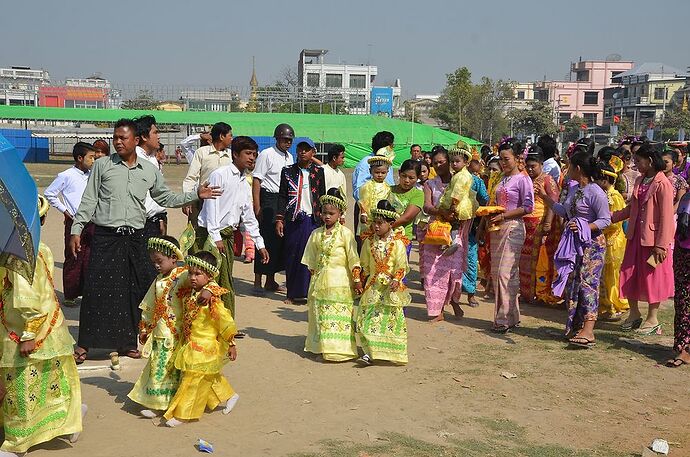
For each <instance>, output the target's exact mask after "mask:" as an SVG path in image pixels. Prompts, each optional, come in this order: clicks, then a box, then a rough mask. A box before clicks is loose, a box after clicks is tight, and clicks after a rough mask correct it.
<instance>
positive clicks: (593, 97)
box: [585, 92, 599, 105]
mask: <svg viewBox="0 0 690 457" xmlns="http://www.w3.org/2000/svg"><path fill="white" fill-rule="evenodd" d="M597 104H599V92H585V105H597Z"/></svg>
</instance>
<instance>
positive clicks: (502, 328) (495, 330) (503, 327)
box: [491, 325, 510, 334]
mask: <svg viewBox="0 0 690 457" xmlns="http://www.w3.org/2000/svg"><path fill="white" fill-rule="evenodd" d="M491 331H492V332H493V333H500V334H504V333H508V332H509V331H510V327H508V326H507V325H499V326H497V327H491Z"/></svg>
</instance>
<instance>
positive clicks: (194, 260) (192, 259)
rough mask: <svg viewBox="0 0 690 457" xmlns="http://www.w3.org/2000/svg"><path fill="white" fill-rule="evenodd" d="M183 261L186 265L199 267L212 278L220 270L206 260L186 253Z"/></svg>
mask: <svg viewBox="0 0 690 457" xmlns="http://www.w3.org/2000/svg"><path fill="white" fill-rule="evenodd" d="M184 262H185V263H186V264H187V266H188V267H196V268H199V269H200V270H203V271H205V272H206V273H208V275H209V276H211V277H213V278H215V277H217V276H218V273H219V272H220V270H219V269H218V267H217V266H215V265H212V264H210V263H208V262H207V261H205V260H203V259H200V258H199V257H196V256H193V255H188V256H187V257H185V259H184Z"/></svg>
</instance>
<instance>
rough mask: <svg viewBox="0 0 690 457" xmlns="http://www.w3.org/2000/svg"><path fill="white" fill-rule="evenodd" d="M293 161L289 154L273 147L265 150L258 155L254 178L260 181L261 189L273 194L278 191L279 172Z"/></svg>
mask: <svg viewBox="0 0 690 457" xmlns="http://www.w3.org/2000/svg"><path fill="white" fill-rule="evenodd" d="M293 163H295V161H294V160H293V158H292V154H290V153H289V152H281V151H280V150H278V149H277V148H275V147H271V148H266V149H264V150H263V151H261V152H260V153H259V157H257V159H256V166H255V167H254V177H255V178H257V179H260V180H261V188H262V189H266V191H268V192H271V193H273V194H277V193H278V191H279V190H280V172H281V171H282V170H283V168H285V167H287V166H288V165H292V164H293Z"/></svg>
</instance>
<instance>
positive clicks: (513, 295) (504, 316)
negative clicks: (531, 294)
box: [491, 220, 525, 327]
mask: <svg viewBox="0 0 690 457" xmlns="http://www.w3.org/2000/svg"><path fill="white" fill-rule="evenodd" d="M524 242H525V224H524V223H523V222H522V220H508V221H505V222H503V223H502V224H501V228H500V230H497V231H494V232H491V277H492V279H493V283H494V290H495V292H496V310H495V314H494V324H495V325H497V326H502V325H505V326H507V327H513V326H515V325H518V324H519V323H520V305H519V303H518V292H519V290H520V277H519V266H518V262H519V259H520V250H521V249H522V245H523V243H524Z"/></svg>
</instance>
